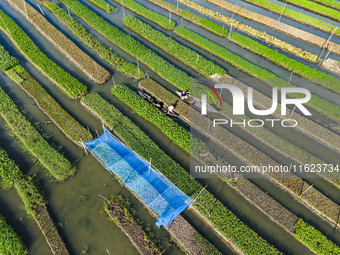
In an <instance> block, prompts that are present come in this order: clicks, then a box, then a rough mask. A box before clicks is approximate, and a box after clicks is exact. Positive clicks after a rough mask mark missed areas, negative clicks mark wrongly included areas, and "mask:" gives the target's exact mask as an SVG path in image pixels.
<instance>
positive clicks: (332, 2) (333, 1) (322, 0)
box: [312, 0, 340, 10]
mask: <svg viewBox="0 0 340 255" xmlns="http://www.w3.org/2000/svg"><path fill="white" fill-rule="evenodd" d="M312 1H313V2H317V3H319V4H323V5H326V6H329V7H332V8H334V9H337V10H340V3H339V2H338V1H337V0H312Z"/></svg>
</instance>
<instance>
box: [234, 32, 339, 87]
mask: <svg viewBox="0 0 340 255" xmlns="http://www.w3.org/2000/svg"><path fill="white" fill-rule="evenodd" d="M230 39H231V40H232V42H234V43H236V44H238V45H239V46H241V47H242V48H245V49H247V50H250V51H251V52H253V53H255V54H257V55H260V56H262V57H264V58H266V59H268V60H269V61H271V62H272V63H274V64H276V65H278V66H281V67H283V68H285V69H288V70H289V71H291V72H292V71H294V73H296V74H298V75H300V76H302V77H304V78H307V79H309V80H311V81H313V82H315V83H317V84H319V85H321V86H323V87H325V88H327V89H329V90H332V91H333V92H335V93H338V94H340V81H339V79H336V78H334V77H333V76H332V75H329V74H326V73H323V72H321V71H319V70H316V69H314V68H312V67H309V66H308V65H305V64H302V63H301V62H299V61H296V60H294V59H291V58H290V57H287V56H285V55H283V54H281V53H279V52H277V51H276V50H273V49H271V48H269V47H267V46H265V45H263V44H260V43H258V42H256V41H255V40H253V39H251V38H249V37H247V36H244V35H241V34H239V33H233V34H232V36H231V37H230Z"/></svg>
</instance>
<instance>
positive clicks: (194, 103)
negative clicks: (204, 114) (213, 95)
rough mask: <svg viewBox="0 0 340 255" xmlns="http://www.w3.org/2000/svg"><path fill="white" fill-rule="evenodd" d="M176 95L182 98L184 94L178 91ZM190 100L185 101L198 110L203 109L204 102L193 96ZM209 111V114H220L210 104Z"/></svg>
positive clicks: (208, 105)
mask: <svg viewBox="0 0 340 255" xmlns="http://www.w3.org/2000/svg"><path fill="white" fill-rule="evenodd" d="M176 94H177V95H178V96H179V97H181V95H182V92H180V91H176ZM189 98H190V99H189V100H183V101H184V102H186V103H187V104H189V105H191V106H193V107H195V108H197V109H202V100H201V99H198V98H197V97H194V96H192V95H190V97H189ZM207 111H208V112H218V110H216V109H215V107H213V106H212V105H210V104H207Z"/></svg>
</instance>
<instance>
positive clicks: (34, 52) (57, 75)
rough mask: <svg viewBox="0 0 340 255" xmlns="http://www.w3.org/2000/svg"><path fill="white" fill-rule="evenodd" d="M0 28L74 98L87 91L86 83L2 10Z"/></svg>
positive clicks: (22, 51) (0, 12)
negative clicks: (72, 73)
mask: <svg viewBox="0 0 340 255" xmlns="http://www.w3.org/2000/svg"><path fill="white" fill-rule="evenodd" d="M0 17H1V19H2V20H1V22H0V29H1V30H2V31H3V32H4V33H6V34H7V36H9V37H10V39H11V40H12V41H13V42H14V43H15V45H16V46H17V47H18V49H19V50H20V51H21V53H23V54H24V55H25V56H26V57H27V58H28V59H29V60H30V61H31V62H32V63H33V64H34V65H35V66H37V67H38V68H39V69H40V70H41V71H42V72H43V73H44V74H45V75H46V76H47V77H49V78H50V79H51V80H52V81H54V82H55V83H56V84H57V85H58V86H60V87H61V88H63V90H64V91H65V92H66V93H67V94H68V95H69V96H70V97H73V98H76V97H79V96H81V95H84V94H86V93H87V88H86V86H85V85H83V84H82V83H80V82H79V81H78V80H77V79H75V78H74V77H72V76H71V75H70V74H69V73H68V72H66V71H65V70H63V69H62V68H61V67H59V66H58V65H57V64H56V63H54V62H53V61H52V60H51V59H49V58H48V57H47V56H46V55H45V54H44V53H43V52H42V51H41V50H40V49H39V48H38V46H37V45H36V44H35V43H34V42H33V41H32V40H31V38H30V37H29V36H28V35H27V34H26V33H25V32H24V31H23V30H22V29H21V28H20V27H19V26H18V25H17V24H16V23H15V22H14V20H12V19H11V18H10V17H8V16H7V15H6V14H5V13H4V12H3V11H1V10H0Z"/></svg>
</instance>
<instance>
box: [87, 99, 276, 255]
mask: <svg viewBox="0 0 340 255" xmlns="http://www.w3.org/2000/svg"><path fill="white" fill-rule="evenodd" d="M81 101H82V104H83V105H84V106H85V107H86V108H88V109H89V110H90V111H91V112H92V113H93V114H95V115H96V116H97V117H99V118H100V119H101V120H102V121H103V122H104V123H106V125H108V126H109V127H110V128H111V129H112V130H114V132H115V133H116V134H118V136H119V137H120V138H122V139H123V140H124V141H125V142H126V143H127V144H128V146H129V147H130V148H131V149H133V150H134V151H136V152H137V153H139V154H140V155H141V156H142V157H144V158H150V157H152V159H153V165H154V166H155V167H156V168H157V169H159V170H160V171H161V172H162V173H163V174H164V175H165V176H166V177H167V178H168V179H169V180H170V181H171V182H172V183H173V184H174V185H176V186H177V187H178V188H179V189H181V190H182V191H183V192H184V193H185V194H187V195H188V196H191V197H194V196H195V195H196V194H198V192H199V190H200V189H202V188H203V187H202V186H201V185H200V184H199V183H198V182H197V181H196V180H194V179H193V178H192V177H191V176H190V175H189V174H188V173H187V172H186V171H185V170H184V169H183V168H181V167H180V166H179V165H178V164H177V163H175V162H174V161H173V160H172V159H171V158H170V157H169V156H167V155H166V154H165V153H164V152H163V151H162V150H160V149H159V147H158V146H157V145H156V144H155V143H154V142H153V141H152V140H151V139H150V138H149V137H148V136H147V135H146V134H145V133H144V132H142V131H141V130H140V129H139V128H138V127H137V126H136V125H135V124H133V123H132V122H131V120H130V119H128V118H127V117H125V116H124V115H122V113H121V112H119V111H118V110H117V109H116V108H115V107H113V105H110V104H109V103H108V102H107V101H105V100H104V99H102V98H101V97H100V96H99V95H98V94H94V93H92V94H90V95H88V96H86V97H83V98H82V100H81ZM198 200H199V201H198V204H196V203H195V204H194V205H193V206H194V208H195V210H196V211H199V212H200V215H201V217H203V218H204V219H205V220H206V221H207V222H208V223H209V224H211V225H212V226H213V227H214V228H215V229H216V230H217V231H220V233H221V235H222V236H223V237H224V238H225V240H226V241H228V242H229V243H230V244H231V245H232V246H234V247H235V249H239V250H241V251H242V252H244V253H245V254H253V252H254V250H256V251H257V252H259V253H261V252H262V253H269V254H281V252H280V251H278V250H277V249H276V248H275V247H273V246H272V245H270V244H269V243H267V241H265V240H264V239H262V238H261V237H260V236H259V235H258V234H257V233H256V232H254V231H253V230H251V229H250V228H249V227H248V226H247V225H245V224H244V223H243V222H242V221H241V220H240V219H239V218H237V217H236V215H234V214H233V213H232V212H231V211H230V210H229V209H227V208H226V207H225V206H224V205H223V204H222V203H221V202H220V201H219V200H217V199H216V198H215V197H214V196H213V195H212V194H211V193H209V192H208V191H207V190H203V191H202V192H201V194H200V196H199V198H198ZM236 247H237V248H236Z"/></svg>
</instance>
